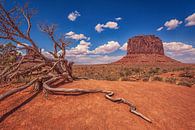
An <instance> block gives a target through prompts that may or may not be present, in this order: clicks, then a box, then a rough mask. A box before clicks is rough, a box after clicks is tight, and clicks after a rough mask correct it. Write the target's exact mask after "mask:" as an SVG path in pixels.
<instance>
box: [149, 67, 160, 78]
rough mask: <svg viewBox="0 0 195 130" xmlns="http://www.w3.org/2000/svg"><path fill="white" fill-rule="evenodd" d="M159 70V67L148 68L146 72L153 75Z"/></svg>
mask: <svg viewBox="0 0 195 130" xmlns="http://www.w3.org/2000/svg"><path fill="white" fill-rule="evenodd" d="M159 72H160V68H158V67H157V68H150V70H149V71H148V72H147V73H148V74H149V75H151V76H153V75H155V74H158V73H159Z"/></svg>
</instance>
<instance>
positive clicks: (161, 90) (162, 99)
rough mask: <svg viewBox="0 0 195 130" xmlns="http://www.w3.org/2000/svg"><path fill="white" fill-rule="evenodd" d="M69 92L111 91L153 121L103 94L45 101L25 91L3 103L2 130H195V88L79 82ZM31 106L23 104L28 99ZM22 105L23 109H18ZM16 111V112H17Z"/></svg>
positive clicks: (0, 126) (139, 83)
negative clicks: (150, 121) (140, 116)
mask: <svg viewBox="0 0 195 130" xmlns="http://www.w3.org/2000/svg"><path fill="white" fill-rule="evenodd" d="M61 87H67V88H73V87H74V88H75V87H77V88H101V89H106V90H113V91H114V92H115V97H123V98H126V99H128V100H130V101H131V102H133V103H134V104H135V105H136V106H137V109H138V110H139V111H140V112H141V113H143V114H144V115H146V116H148V117H149V118H150V119H151V120H152V121H153V123H151V124H150V123H148V122H146V121H144V120H143V119H141V118H139V117H137V116H135V115H133V114H132V113H130V112H129V108H128V106H126V105H123V104H117V103H113V102H111V101H109V100H107V99H105V98H104V95H103V94H101V93H98V94H85V95H81V96H70V95H68V96H67V95H66V96H61V95H59V96H55V95H49V96H48V99H46V98H45V96H44V95H43V93H40V94H39V95H33V93H32V94H29V92H27V91H24V92H20V93H18V94H16V95H13V96H11V97H9V98H8V99H7V100H5V101H2V102H0V106H1V107H0V115H1V123H0V129H3V130H11V129H14V130H16V129H36V130H37V129H47V130H53V129H63V130H130V129H132V130H146V129H147V130H148V129H150V130H193V129H194V128H195V87H194V86H193V87H191V88H189V87H183V86H177V85H172V84H168V83H163V82H127V81H103V80H102V81H97V80H80V81H75V82H73V83H69V84H65V85H63V86H61ZM8 89H10V87H7V89H0V93H3V92H4V91H6V90H8ZM30 97H31V98H32V100H31V99H29V100H28V103H26V102H24V101H25V100H27V99H28V98H30ZM22 102H24V103H23V104H22V105H20V104H21V103H22ZM14 107H15V109H13V108H14Z"/></svg>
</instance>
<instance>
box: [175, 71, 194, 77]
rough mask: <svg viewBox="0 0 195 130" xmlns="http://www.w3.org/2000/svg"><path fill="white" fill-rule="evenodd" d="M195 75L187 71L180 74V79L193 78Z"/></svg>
mask: <svg viewBox="0 0 195 130" xmlns="http://www.w3.org/2000/svg"><path fill="white" fill-rule="evenodd" d="M194 75H195V74H194V73H193V72H192V71H185V72H183V73H181V74H179V77H187V78H193V77H194Z"/></svg>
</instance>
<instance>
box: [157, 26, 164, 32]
mask: <svg viewBox="0 0 195 130" xmlns="http://www.w3.org/2000/svg"><path fill="white" fill-rule="evenodd" d="M163 28H164V27H159V28H158V29H157V30H156V31H161V30H163Z"/></svg>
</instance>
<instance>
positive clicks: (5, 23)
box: [0, 3, 151, 122]
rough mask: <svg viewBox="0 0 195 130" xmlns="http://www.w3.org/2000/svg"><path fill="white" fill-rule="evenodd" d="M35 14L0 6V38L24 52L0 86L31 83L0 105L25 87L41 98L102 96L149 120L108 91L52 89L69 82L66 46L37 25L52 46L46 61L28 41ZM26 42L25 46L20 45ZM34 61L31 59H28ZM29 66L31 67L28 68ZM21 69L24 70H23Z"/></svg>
mask: <svg viewBox="0 0 195 130" xmlns="http://www.w3.org/2000/svg"><path fill="white" fill-rule="evenodd" d="M34 13H35V10H33V9H30V8H29V7H28V4H25V5H24V6H23V7H19V6H14V7H13V8H11V9H9V10H7V9H6V8H5V7H4V5H3V3H0V38H1V39H5V40H9V41H12V42H15V43H16V44H18V45H20V46H22V48H20V49H23V50H26V51H27V52H30V53H27V54H26V55H23V56H22V58H21V59H20V60H19V61H17V62H15V63H13V64H12V65H11V66H9V67H8V68H5V69H4V70H3V71H2V72H1V73H0V82H1V83H6V82H11V81H12V80H13V79H15V78H17V77H18V76H24V77H26V76H32V79H31V80H30V81H29V82H27V83H26V84H25V85H24V86H21V87H18V88H14V89H12V90H9V91H7V92H5V93H3V94H1V95H0V101H2V100H5V99H6V98H8V97H9V96H11V95H13V94H16V93H18V92H20V91H22V90H25V89H27V88H29V87H34V91H36V92H39V91H42V90H43V91H44V93H45V94H76V95H80V94H86V93H103V94H105V97H106V99H109V100H110V101H112V102H117V103H123V104H126V105H128V106H129V107H130V112H132V113H134V114H136V115H138V116H140V117H142V118H143V119H145V120H146V121H148V122H151V120H150V119H148V118H147V117H145V116H144V115H142V114H141V113H139V112H137V111H136V107H135V105H133V104H132V103H131V102H129V101H127V100H125V99H123V98H113V97H112V96H113V95H114V93H113V92H112V91H107V90H101V89H78V88H71V89H70V88H56V87H54V84H55V83H56V82H66V83H67V82H72V81H73V80H74V78H73V76H72V65H73V63H72V62H68V61H67V60H66V57H65V56H66V46H67V45H68V44H69V43H67V42H66V40H65V39H64V36H62V37H60V38H57V37H56V36H55V29H56V26H55V25H53V24H52V25H44V24H42V25H40V30H41V31H42V32H44V33H46V34H47V35H48V36H49V38H50V39H51V40H52V42H53V51H51V52H49V53H50V54H51V55H52V58H48V57H46V56H45V55H44V54H43V52H42V51H41V49H40V48H38V46H37V45H38V44H37V43H36V42H35V41H34V40H33V39H32V38H31V35H30V34H31V33H30V32H31V27H32V23H31V18H32V16H33V14H34ZM25 25H26V26H27V28H26V30H25V31H24V30H22V29H21V26H25ZM21 41H26V42H27V43H28V44H29V45H26V44H24V43H22V42H21ZM32 57H34V58H32ZM31 64H33V65H31ZM26 66H28V68H25V67H26ZM24 68H25V69H24Z"/></svg>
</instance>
